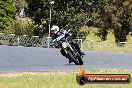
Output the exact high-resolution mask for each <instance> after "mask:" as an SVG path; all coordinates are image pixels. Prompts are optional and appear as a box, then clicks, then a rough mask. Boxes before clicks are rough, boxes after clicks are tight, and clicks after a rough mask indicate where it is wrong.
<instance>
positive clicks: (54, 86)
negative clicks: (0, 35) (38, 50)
mask: <svg viewBox="0 0 132 88" xmlns="http://www.w3.org/2000/svg"><path fill="white" fill-rule="evenodd" d="M92 73H95V74H111V73H112V74H130V75H132V71H131V70H116V69H115V70H89V71H87V74H92ZM75 77H76V73H75V72H54V73H53V72H38V73H32V72H26V73H1V74H0V88H132V83H129V84H86V85H84V86H80V85H78V84H77V82H76V78H75Z"/></svg>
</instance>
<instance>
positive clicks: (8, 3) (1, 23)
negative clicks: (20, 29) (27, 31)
mask: <svg viewBox="0 0 132 88" xmlns="http://www.w3.org/2000/svg"><path fill="white" fill-rule="evenodd" d="M15 14H16V8H15V6H13V0H1V1H0V32H8V31H9V29H8V27H9V25H10V23H12V22H13V21H14V19H15Z"/></svg>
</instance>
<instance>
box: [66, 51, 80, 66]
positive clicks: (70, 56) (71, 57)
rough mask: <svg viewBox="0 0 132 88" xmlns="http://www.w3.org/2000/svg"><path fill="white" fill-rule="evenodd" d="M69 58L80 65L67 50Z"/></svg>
mask: <svg viewBox="0 0 132 88" xmlns="http://www.w3.org/2000/svg"><path fill="white" fill-rule="evenodd" d="M67 54H68V57H69V59H71V61H72V62H74V63H75V64H76V65H80V64H79V62H78V60H77V59H75V58H74V56H73V55H72V53H71V52H70V51H68V52H67Z"/></svg>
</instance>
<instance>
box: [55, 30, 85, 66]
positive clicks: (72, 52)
mask: <svg viewBox="0 0 132 88" xmlns="http://www.w3.org/2000/svg"><path fill="white" fill-rule="evenodd" d="M71 36H72V34H71V33H70V30H68V31H66V30H65V31H64V32H63V34H62V35H61V36H60V37H58V39H56V40H57V41H58V43H56V44H55V45H60V46H61V51H60V52H61V53H63V54H64V53H65V55H66V57H67V58H68V59H69V62H74V63H75V64H76V65H83V60H82V58H83V56H82V55H80V53H79V52H78V51H77V49H76V47H75V46H73V45H72V43H71V42H72V38H71ZM62 51H63V52H62Z"/></svg>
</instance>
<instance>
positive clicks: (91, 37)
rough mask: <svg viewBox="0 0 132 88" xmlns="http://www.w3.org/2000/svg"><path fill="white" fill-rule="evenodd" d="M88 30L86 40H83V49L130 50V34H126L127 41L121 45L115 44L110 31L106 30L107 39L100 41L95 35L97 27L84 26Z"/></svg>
mask: <svg viewBox="0 0 132 88" xmlns="http://www.w3.org/2000/svg"><path fill="white" fill-rule="evenodd" d="M84 29H85V30H87V31H89V34H88V35H87V37H86V40H85V41H84V42H83V45H82V46H83V47H82V48H83V49H85V50H99V51H116V52H117V51H118V52H132V36H130V35H129V36H127V41H126V43H125V45H124V46H123V47H120V46H117V44H116V43H115V38H114V35H113V33H112V32H110V31H109V32H108V36H107V40H106V41H103V42H101V39H100V38H99V37H98V36H96V35H95V33H97V30H98V29H97V28H92V27H91V28H87V27H85V28H84Z"/></svg>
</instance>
